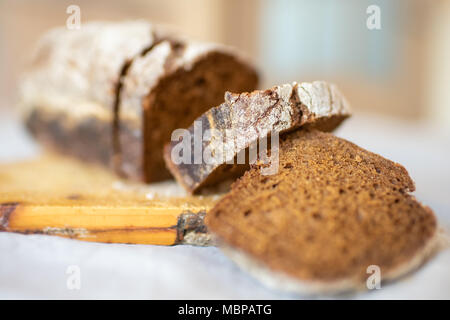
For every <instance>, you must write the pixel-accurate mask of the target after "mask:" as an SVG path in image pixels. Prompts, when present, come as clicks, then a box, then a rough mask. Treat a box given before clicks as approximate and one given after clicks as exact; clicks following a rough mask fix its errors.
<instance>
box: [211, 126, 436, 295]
mask: <svg viewBox="0 0 450 320" xmlns="http://www.w3.org/2000/svg"><path fill="white" fill-rule="evenodd" d="M279 161H280V163H279V172H278V173H277V174H275V175H270V176H264V175H262V174H261V172H260V169H261V168H260V165H254V166H252V168H251V169H250V170H249V171H247V172H246V173H245V174H244V175H243V176H242V178H240V179H239V180H238V181H237V182H235V184H234V185H233V187H232V190H231V192H230V193H229V194H228V195H226V196H225V197H224V198H223V199H221V200H220V201H219V202H218V203H217V204H216V205H215V206H214V208H213V209H212V210H210V211H209V212H208V213H207V215H206V224H207V226H208V228H209V230H210V231H211V232H213V233H214V234H216V235H217V237H218V238H219V240H221V242H222V244H223V245H225V247H226V252H227V253H228V254H230V257H232V258H234V259H235V260H236V262H237V263H238V264H240V265H242V266H243V267H244V268H251V271H252V272H254V275H255V276H256V277H258V278H260V279H261V280H262V281H264V282H266V283H268V284H270V285H275V286H278V287H280V286H281V287H282V288H284V289H287V290H290V291H298V292H307V293H313V292H339V291H346V290H352V289H359V288H365V286H366V281H367V279H368V278H369V276H370V275H371V273H372V272H373V269H370V268H374V267H373V266H375V267H378V268H379V270H380V272H381V280H389V279H392V278H396V277H399V276H401V275H403V274H405V273H407V272H408V271H410V270H413V269H414V268H416V267H417V266H419V265H420V264H421V263H423V262H424V261H425V259H426V258H427V257H429V255H430V254H431V253H432V252H434V250H435V249H436V244H437V242H436V238H437V237H436V234H437V231H436V229H437V223H436V218H435V216H434V214H433V212H432V211H431V209H429V208H428V207H426V206H424V205H422V204H420V203H419V202H418V201H416V199H415V198H414V197H413V196H412V195H411V194H410V192H412V191H414V188H415V187H414V183H413V181H412V180H411V178H410V177H409V175H408V173H407V171H406V170H405V168H403V167H402V166H401V165H399V164H397V163H394V162H392V161H389V160H387V159H384V158H382V157H381V156H379V155H376V154H374V153H371V152H369V151H366V150H364V149H362V148H360V147H358V146H356V145H354V144H353V143H350V142H348V141H346V140H344V139H340V138H337V137H335V136H333V135H332V134H330V133H323V132H319V131H317V130H312V131H310V130H306V129H305V130H302V129H301V130H299V131H296V132H293V133H290V134H288V135H285V136H284V137H283V138H282V139H281V143H280V158H279ZM369 267H370V268H369ZM369 271H370V272H369Z"/></svg>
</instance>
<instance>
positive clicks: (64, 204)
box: [0, 155, 219, 245]
mask: <svg viewBox="0 0 450 320" xmlns="http://www.w3.org/2000/svg"><path fill="white" fill-rule="evenodd" d="M218 198H219V195H210V196H188V195H186V193H185V192H184V191H183V190H182V189H181V187H179V186H178V185H177V184H176V183H175V182H174V181H168V182H162V183H158V184H152V185H140V184H133V183H129V182H124V181H121V180H120V179H119V178H117V176H115V175H113V174H112V173H110V172H109V171H107V170H106V169H104V168H101V167H97V166H95V165H88V164H84V163H80V162H78V161H77V160H73V159H68V158H64V157H61V156H56V155H45V156H42V157H40V158H37V159H34V160H30V161H25V162H19V163H11V164H0V231H6V232H19V233H23V234H45V235H55V236H61V237H68V238H73V239H78V240H84V241H96V242H107V243H134V244H158V245H174V244H195V245H208V244H210V241H211V239H210V235H209V234H208V233H207V232H206V227H205V226H204V225H203V217H204V215H205V213H206V211H207V210H209V209H210V208H211V207H212V206H213V205H214V203H215V202H216V201H217V200H218Z"/></svg>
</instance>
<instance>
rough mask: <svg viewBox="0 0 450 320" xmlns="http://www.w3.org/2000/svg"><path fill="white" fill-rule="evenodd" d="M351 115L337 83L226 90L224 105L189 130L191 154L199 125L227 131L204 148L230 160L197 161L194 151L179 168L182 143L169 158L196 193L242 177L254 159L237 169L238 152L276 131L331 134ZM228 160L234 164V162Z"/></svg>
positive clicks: (172, 147) (172, 146) (172, 149)
mask: <svg viewBox="0 0 450 320" xmlns="http://www.w3.org/2000/svg"><path fill="white" fill-rule="evenodd" d="M349 115H350V107H349V104H348V102H347V101H346V99H345V98H344V96H343V95H342V94H341V93H340V92H339V90H338V89H337V87H336V86H335V85H333V84H329V83H326V82H323V81H315V82H312V83H292V84H284V85H279V86H275V87H273V88H271V89H267V90H257V91H253V92H250V93H247V92H245V93H241V94H234V93H230V92H227V93H226V94H225V102H224V103H222V104H221V105H220V106H218V107H215V108H212V109H210V110H208V111H207V112H206V113H204V114H203V115H202V116H201V117H200V118H198V119H197V120H196V121H195V123H194V124H193V125H192V126H191V127H190V128H189V133H190V137H191V141H190V142H189V143H190V146H191V150H194V149H195V146H194V144H195V139H194V133H195V124H196V123H197V124H198V123H200V125H201V127H202V129H203V130H204V131H206V130H208V129H215V130H218V131H220V132H222V135H223V137H224V139H223V140H222V141H220V143H217V140H213V139H211V140H205V141H203V146H202V150H207V149H209V150H211V151H212V153H219V152H222V153H223V154H224V155H226V158H225V157H224V158H223V161H217V162H215V163H208V162H207V161H205V159H202V161H201V162H195V159H194V152H191V159H190V160H191V161H190V162H189V163H177V164H176V163H175V161H173V159H172V158H173V154H172V153H173V152H176V150H177V149H176V148H177V145H178V144H179V143H180V142H179V141H172V142H171V143H170V144H169V145H167V146H166V148H165V151H164V157H165V160H166V164H167V167H168V168H169V169H170V171H171V172H172V174H173V175H174V176H175V177H176V179H177V180H178V182H180V184H182V185H183V186H184V187H185V188H186V190H188V191H189V192H191V193H196V192H198V191H200V190H201V189H202V188H203V187H206V186H210V185H214V184H217V183H219V182H222V181H224V180H226V179H228V178H236V177H238V176H240V175H242V173H243V172H244V171H245V170H247V169H248V162H249V161H247V162H246V163H242V164H241V165H238V163H237V161H236V158H237V156H238V154H239V153H241V152H245V150H246V149H247V148H248V147H249V146H251V145H252V144H255V143H257V142H258V141H259V139H261V138H264V139H265V138H267V137H269V136H270V135H271V134H272V132H278V133H284V132H287V131H292V130H294V129H297V128H299V127H301V126H309V127H315V128H319V129H321V130H324V131H331V130H333V129H334V128H336V127H337V126H338V125H339V124H340V123H341V122H342V121H343V120H344V119H345V118H347V117H348V116H349ZM227 132H230V133H231V134H229V133H227ZM230 136H231V138H230ZM227 159H231V160H233V159H234V160H235V161H232V162H233V164H230V163H229V162H228V160H227ZM247 160H248V159H247Z"/></svg>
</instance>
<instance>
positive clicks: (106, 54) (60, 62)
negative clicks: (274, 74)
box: [20, 21, 257, 182]
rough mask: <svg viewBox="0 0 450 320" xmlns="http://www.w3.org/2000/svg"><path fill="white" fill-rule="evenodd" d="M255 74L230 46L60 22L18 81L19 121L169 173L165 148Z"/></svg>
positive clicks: (134, 168) (96, 155) (130, 24)
mask: <svg viewBox="0 0 450 320" xmlns="http://www.w3.org/2000/svg"><path fill="white" fill-rule="evenodd" d="M256 83H257V74H256V71H255V69H254V68H253V67H252V66H251V65H249V64H248V63H247V62H246V61H245V60H244V59H243V58H241V57H240V56H239V55H238V54H237V53H236V52H234V51H233V50H231V49H229V48H226V47H223V46H219V45H215V44H205V43H197V42H194V41H191V40H188V39H186V38H183V37H181V36H178V35H176V34H174V33H173V32H172V31H168V30H167V29H166V28H162V27H160V26H155V25H152V24H150V23H148V22H146V21H127V22H119V23H108V22H95V23H86V24H83V27H82V28H81V29H80V30H77V31H73V30H67V29H66V28H58V29H55V30H52V31H50V32H49V33H47V34H46V35H45V36H44V37H43V38H42V39H41V40H40V41H39V43H38V45H37V47H36V49H35V52H34V55H33V58H32V61H31V62H30V65H29V69H28V70H27V72H26V73H25V74H24V76H23V79H22V83H21V99H20V100H21V103H20V104H21V107H22V110H23V114H24V118H25V123H26V124H27V127H28V128H29V129H30V131H31V132H32V134H33V135H34V136H35V137H37V139H38V140H39V141H41V142H42V143H43V144H45V145H47V146H49V147H51V148H52V149H56V150H58V151H60V152H63V153H66V154H70V155H73V156H76V157H78V158H82V159H84V160H88V161H93V162H98V163H102V164H104V165H106V166H110V167H114V168H115V169H116V171H117V172H119V173H121V174H122V175H124V176H126V177H129V178H134V179H135V180H141V181H146V182H152V181H159V180H162V179H165V178H168V177H170V173H169V172H168V171H167V170H166V169H165V165H164V160H163V154H162V151H163V145H164V143H167V142H169V141H170V133H171V132H172V131H173V130H174V129H176V128H179V127H186V126H188V125H189V124H190V123H191V122H192V121H193V120H194V119H195V118H196V117H198V116H200V115H201V114H202V112H204V111H206V110H207V109H208V108H210V106H211V105H215V104H218V103H220V101H221V100H222V97H223V93H224V92H225V91H226V90H234V91H242V90H253V89H255V87H256Z"/></svg>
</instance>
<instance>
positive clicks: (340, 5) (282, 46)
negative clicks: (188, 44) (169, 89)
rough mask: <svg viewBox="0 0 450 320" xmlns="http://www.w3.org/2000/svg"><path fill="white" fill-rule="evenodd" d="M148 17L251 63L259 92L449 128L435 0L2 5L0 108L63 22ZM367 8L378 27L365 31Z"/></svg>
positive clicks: (449, 41)
mask: <svg viewBox="0 0 450 320" xmlns="http://www.w3.org/2000/svg"><path fill="white" fill-rule="evenodd" d="M71 4H76V5H78V6H79V7H80V8H81V23H85V22H88V21H91V20H99V19H100V20H122V19H134V18H145V19H150V20H152V21H154V22H157V23H163V24H170V25H173V26H175V27H177V28H178V29H180V30H181V31H182V32H184V33H186V34H188V35H190V36H192V37H194V38H197V39H200V40H207V41H214V42H221V43H226V44H229V45H233V46H235V47H237V48H239V49H240V50H242V51H243V52H245V53H247V54H248V55H250V56H251V57H254V59H255V61H256V62H257V65H258V66H259V69H260V70H261V73H262V75H263V81H262V83H261V87H263V88H265V87H268V86H271V85H273V84H278V83H285V82H289V81H294V80H296V81H309V80H316V79H323V80H329V81H333V82H335V83H337V84H338V85H339V87H340V88H341V89H342V91H343V92H344V93H345V95H346V96H347V97H348V99H349V101H350V102H351V104H352V105H353V107H354V109H355V111H356V112H364V113H369V114H373V113H375V114H381V115H388V116H392V117H400V118H402V119H404V120H413V121H415V120H421V121H427V122H431V123H433V124H436V125H439V126H441V127H444V128H446V127H447V126H446V125H448V124H450V86H449V83H450V59H449V58H448V57H450V1H446V0H434V1H422V0H396V1H391V0H384V1H382V0H346V1H339V0H315V1H308V0H277V1H275V0H246V1H240V0H128V1H119V0H98V1H90V0H70V1H65V0H40V1H36V0H0V90H1V91H0V97H1V98H0V109H1V108H3V109H5V108H10V107H12V106H13V105H14V93H15V88H16V81H17V78H18V75H19V74H20V71H21V70H22V69H23V66H24V62H25V61H26V57H27V53H28V52H29V51H30V49H31V48H32V46H33V45H34V43H35V42H36V40H37V38H38V37H39V36H40V35H41V34H42V33H43V32H44V31H46V30H47V29H49V28H51V27H55V26H61V25H64V24H65V23H66V20H67V18H68V16H69V15H68V14H67V13H66V9H67V7H68V6H69V5H71ZM370 5H377V6H378V7H379V8H380V18H381V20H380V21H381V29H375V30H369V28H368V27H367V25H366V22H367V19H368V18H369V16H370V15H371V14H369V13H367V12H366V10H367V8H368V7H369V6H370Z"/></svg>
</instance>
